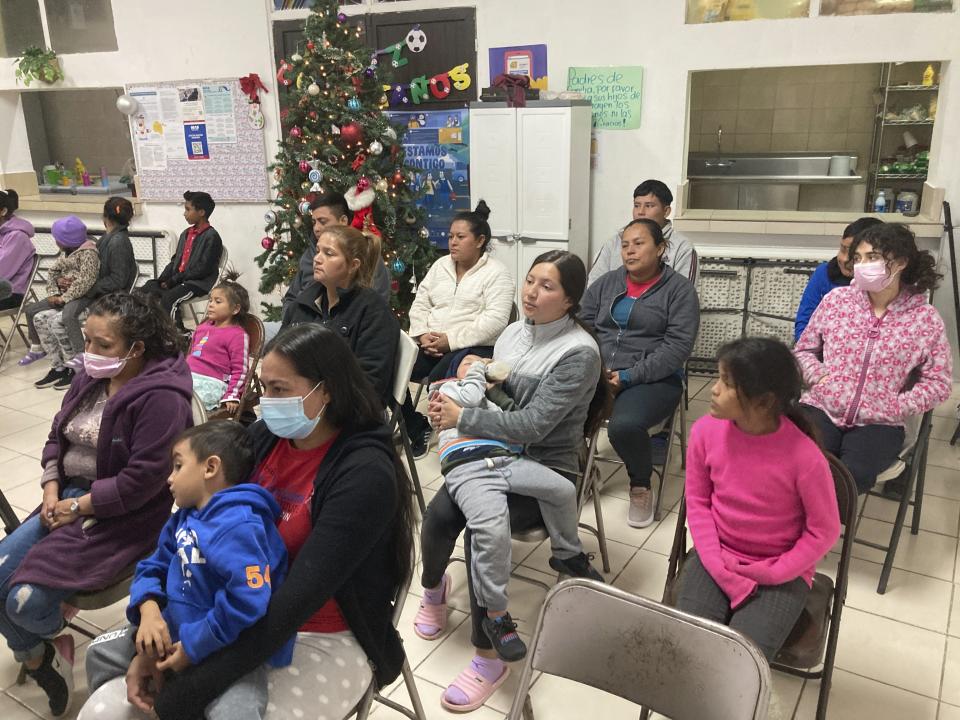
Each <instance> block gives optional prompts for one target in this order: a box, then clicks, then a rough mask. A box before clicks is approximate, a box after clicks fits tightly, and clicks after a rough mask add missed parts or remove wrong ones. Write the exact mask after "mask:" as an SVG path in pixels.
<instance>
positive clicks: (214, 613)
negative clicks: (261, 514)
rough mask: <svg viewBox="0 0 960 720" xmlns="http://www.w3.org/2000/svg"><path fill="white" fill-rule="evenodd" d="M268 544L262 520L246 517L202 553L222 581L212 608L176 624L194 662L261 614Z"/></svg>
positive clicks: (267, 582)
mask: <svg viewBox="0 0 960 720" xmlns="http://www.w3.org/2000/svg"><path fill="white" fill-rule="evenodd" d="M270 554H271V553H270V547H269V541H268V539H267V535H266V532H265V531H264V528H263V523H262V522H260V521H258V520H248V521H246V522H241V523H238V524H236V525H234V526H232V527H231V528H230V529H229V530H228V531H226V532H225V533H223V534H222V535H220V536H218V537H217V538H216V540H215V541H214V543H213V544H212V546H211V547H210V548H208V552H207V554H206V558H207V564H208V566H210V565H212V566H213V567H212V568H211V569H212V570H213V571H214V572H216V573H217V576H218V577H219V578H220V580H221V587H222V588H223V589H222V591H220V592H218V593H217V596H216V599H215V600H214V604H213V607H212V608H211V609H210V611H209V612H208V613H207V614H206V615H205V616H204V617H202V618H201V619H200V620H197V621H196V622H190V623H184V624H183V625H181V626H180V628H179V631H178V632H179V635H180V642H181V643H182V644H183V649H184V651H185V652H186V653H187V657H189V658H190V661H191V662H192V663H194V664H196V663H199V662H201V661H202V660H203V659H204V658H205V657H207V656H208V655H210V654H211V653H213V652H216V651H217V650H220V649H221V648H224V647H226V646H227V645H230V644H231V643H233V641H234V640H236V639H237V636H238V635H239V634H240V633H241V632H243V631H244V630H246V629H247V628H248V627H250V626H251V625H253V624H254V623H255V622H256V621H257V620H259V619H260V618H261V617H263V616H264V615H265V614H266V612H267V605H269V604H270V594H271V578H270V574H271V572H272V571H273V568H271V567H270Z"/></svg>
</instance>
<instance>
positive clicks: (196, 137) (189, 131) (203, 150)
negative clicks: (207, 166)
mask: <svg viewBox="0 0 960 720" xmlns="http://www.w3.org/2000/svg"><path fill="white" fill-rule="evenodd" d="M183 135H184V138H185V140H186V143H187V160H209V159H210V147H209V145H208V144H207V124H206V123H184V124H183Z"/></svg>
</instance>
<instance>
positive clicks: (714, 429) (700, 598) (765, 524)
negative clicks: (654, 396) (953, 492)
mask: <svg viewBox="0 0 960 720" xmlns="http://www.w3.org/2000/svg"><path fill="white" fill-rule="evenodd" d="M717 360H718V364H719V370H720V379H719V380H717V382H716V384H714V386H713V389H712V391H711V393H710V414H709V415H706V416H704V417H702V418H700V419H699V420H697V422H695V423H694V424H693V427H692V428H691V430H690V446H689V448H688V449H687V474H686V503H687V518H688V524H689V526H690V534H691V536H693V545H694V548H695V550H696V553H694V554H692V555H691V556H690V558H689V559H688V560H687V561H686V562H685V563H684V565H683V571H682V572H681V573H680V578H679V597H678V600H677V607H678V608H679V609H680V610H683V611H684V612H688V613H691V614H693V615H698V616H700V617H704V618H707V619H708V620H713V621H715V622H719V623H723V624H724V625H729V626H730V627H731V628H733V629H734V630H738V631H739V632H741V633H743V634H744V635H746V636H747V637H748V638H750V639H751V640H753V641H754V642H755V643H756V644H757V646H758V647H759V648H760V650H761V651H762V652H763V654H764V655H765V656H766V658H767V660H772V659H773V657H774V656H775V655H776V654H777V651H778V650H779V649H780V647H781V646H782V645H783V643H784V642H785V641H786V639H787V636H788V635H789V634H790V630H791V629H792V628H793V626H794V624H795V623H796V621H797V618H798V617H799V616H800V613H801V612H802V611H803V608H804V606H805V605H806V601H807V594H808V593H809V591H810V587H811V584H812V582H813V575H814V571H815V570H816V564H817V561H818V560H820V559H821V558H822V557H823V556H824V555H826V554H827V552H829V550H830V548H831V547H832V546H833V543H834V542H836V540H837V538H838V537H839V536H840V516H839V511H838V509H837V495H836V490H835V487H834V483H833V476H832V474H831V472H830V466H829V464H828V462H827V459H826V458H825V457H824V455H823V451H822V450H821V449H820V446H819V445H818V443H817V440H816V439H815V433H814V429H813V424H812V423H811V421H810V420H809V419H808V418H807V416H806V414H805V413H804V412H803V410H802V409H801V408H800V391H801V389H802V387H803V381H802V379H801V376H800V369H799V367H798V366H797V363H796V361H795V360H794V358H793V355H791V353H790V350H789V349H788V348H787V346H786V345H784V344H783V343H781V342H779V341H778V340H774V339H772V338H743V339H740V340H734V341H733V342H731V343H728V344H726V345H724V346H723V347H721V348H720V350H719V351H718V352H717Z"/></svg>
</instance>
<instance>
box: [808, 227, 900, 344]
mask: <svg viewBox="0 0 960 720" xmlns="http://www.w3.org/2000/svg"><path fill="white" fill-rule="evenodd" d="M874 225H883V220H880V219H879V218H873V217H862V218H860V219H859V220H856V221H854V222H852V223H850V224H849V225H847V227H846V228H845V229H844V231H843V237H842V238H840V249H839V250H837V256H836V257H833V258H830V260H829V261H827V262H825V263H823V264H821V265H818V266H817V269H816V270H814V271H813V275H811V276H810V280H809V281H808V282H807V286H806V287H805V288H804V289H803V295H802V296H801V298H800V305H799V307H797V318H796V320H795V321H794V324H793V339H794V341H797V340H799V339H800V335H801V334H802V333H803V331H804V328H806V327H807V323H809V322H810V318H812V317H813V313H814V311H815V310H816V309H817V308H818V307H819V306H820V301H821V300H823V299H824V298H825V297H826V296H827V293H828V292H830V291H831V290H833V289H834V288H838V287H846V286H847V285H849V284H850V281H851V280H852V279H853V265H852V264H850V263H849V259H850V258H849V255H848V253H849V252H850V246H851V245H853V239H854V238H855V237H856V236H857V235H859V234H860V233H861V232H863V231H864V230H866V229H867V228H868V227H873V226H874Z"/></svg>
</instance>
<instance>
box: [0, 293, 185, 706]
mask: <svg viewBox="0 0 960 720" xmlns="http://www.w3.org/2000/svg"><path fill="white" fill-rule="evenodd" d="M85 334H86V345H85V352H84V357H83V363H84V368H83V370H81V371H79V372H78V373H77V375H76V377H75V378H74V380H73V384H72V385H71V386H70V390H69V391H68V392H67V394H66V396H65V397H64V399H63V405H62V406H61V408H60V412H59V413H57V416H56V417H55V418H54V420H53V427H52V429H51V431H50V437H49V439H48V440H47V444H46V446H45V447H44V449H43V455H42V460H41V464H42V466H43V474H42V477H41V480H40V483H41V486H42V488H43V501H42V503H41V505H40V507H39V508H37V510H36V511H34V513H33V514H32V515H31V516H30V517H29V518H28V519H27V520H25V521H24V522H23V524H22V525H20V526H19V527H18V528H17V529H16V530H14V531H13V532H12V533H11V534H10V535H9V536H7V537H6V538H4V539H3V540H2V541H0V634H2V635H3V636H4V637H5V638H6V640H7V645H9V647H10V649H11V650H13V653H14V656H15V657H16V659H17V660H18V661H20V662H22V663H23V664H24V665H25V667H26V671H27V674H28V675H29V676H30V677H32V678H33V679H34V680H35V681H36V682H37V684H38V685H40V687H41V688H43V690H44V692H45V693H46V694H47V697H48V699H49V703H50V712H51V713H52V714H53V716H54V717H59V716H60V715H63V714H64V713H65V712H66V710H67V707H68V706H69V703H70V692H71V690H72V687H73V637H72V636H71V635H68V634H63V635H59V637H58V634H59V633H60V632H61V630H62V629H63V627H64V623H65V620H64V617H63V612H62V610H61V603H62V602H63V601H64V600H66V599H67V598H69V597H70V596H71V595H73V594H74V593H76V592H77V591H80V590H98V589H102V588H104V587H106V586H108V585H110V584H111V582H112V581H113V580H115V579H116V578H117V577H118V576H119V575H121V574H122V572H123V571H124V570H125V568H127V567H128V566H130V565H132V564H133V563H134V562H136V561H137V560H139V559H140V558H142V557H143V556H144V555H146V554H148V553H149V552H150V551H151V550H152V549H153V547H154V546H155V545H156V541H157V536H158V535H159V533H160V530H161V528H162V527H163V524H164V522H166V520H167V519H169V517H170V507H171V505H172V502H173V501H172V498H171V496H170V491H169V489H168V488H167V483H166V478H167V476H168V475H169V472H170V467H169V466H170V444H171V441H172V440H173V438H174V437H176V436H177V435H178V434H179V433H180V432H181V431H182V430H184V428H186V427H188V426H189V425H191V424H192V419H191V410H190V401H191V392H192V391H191V382H190V369H189V368H188V367H187V364H186V362H185V361H184V359H183V356H182V355H181V354H180V351H179V349H178V346H177V334H176V331H175V328H174V326H173V323H172V321H171V320H170V316H169V314H168V313H166V312H164V311H163V310H162V309H161V308H160V306H159V304H157V303H156V302H154V301H151V300H149V299H147V298H145V297H144V296H140V295H131V294H129V293H125V292H120V293H113V294H111V295H107V296H105V297H103V298H101V299H99V300H97V301H96V302H95V303H94V304H93V305H92V306H91V308H90V316H89V317H88V318H87V323H86V327H85Z"/></svg>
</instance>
